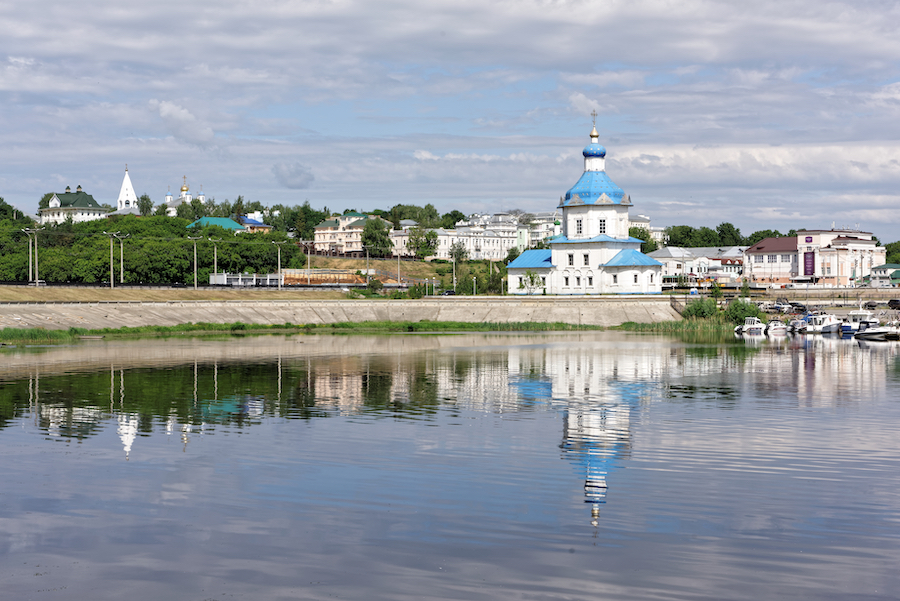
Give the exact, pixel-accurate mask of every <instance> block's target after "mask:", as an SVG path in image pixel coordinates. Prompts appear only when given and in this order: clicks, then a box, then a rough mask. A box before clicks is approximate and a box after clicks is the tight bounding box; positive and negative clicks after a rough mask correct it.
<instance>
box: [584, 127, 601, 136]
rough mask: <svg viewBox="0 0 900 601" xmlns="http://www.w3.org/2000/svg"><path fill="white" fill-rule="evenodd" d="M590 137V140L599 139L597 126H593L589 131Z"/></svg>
mask: <svg viewBox="0 0 900 601" xmlns="http://www.w3.org/2000/svg"><path fill="white" fill-rule="evenodd" d="M582 131H583V130H582ZM591 137H592V138H599V137H600V134H598V133H597V126H596V125H595V126H594V128H593V129H592V130H591Z"/></svg>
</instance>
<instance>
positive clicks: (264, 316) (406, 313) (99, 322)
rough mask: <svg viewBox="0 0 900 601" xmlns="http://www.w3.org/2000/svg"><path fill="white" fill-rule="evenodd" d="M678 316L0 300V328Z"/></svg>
mask: <svg viewBox="0 0 900 601" xmlns="http://www.w3.org/2000/svg"><path fill="white" fill-rule="evenodd" d="M678 319H680V316H679V315H678V313H677V312H676V311H675V310H674V309H673V308H672V306H671V304H670V301H669V298H668V297H665V296H615V297H567V298H560V297H526V298H518V297H493V298H492V297H435V298H424V299H417V300H388V299H375V300H369V299H366V300H362V299H360V300H349V299H347V300H308V301H306V300H296V301H284V300H279V301H275V300H272V301H267V300H253V301H171V302H81V303H65V302H54V303H0V328H10V327H12V328H37V327H40V328H46V329H68V328H70V327H79V328H88V329H99V328H120V327H123V326H130V327H136V326H145V325H161V326H173V325H178V324H182V323H189V322H191V323H198V322H208V323H234V322H242V323H246V324H260V325H277V324H283V323H292V324H316V325H318V324H328V323H338V322H362V321H423V320H429V321H462V322H469V323H512V322H526V321H534V322H542V323H552V322H565V323H570V324H582V325H597V326H616V325H620V324H622V323H625V322H626V321H635V322H643V323H649V322H658V321H672V320H678Z"/></svg>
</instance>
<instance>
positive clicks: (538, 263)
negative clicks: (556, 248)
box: [506, 248, 553, 269]
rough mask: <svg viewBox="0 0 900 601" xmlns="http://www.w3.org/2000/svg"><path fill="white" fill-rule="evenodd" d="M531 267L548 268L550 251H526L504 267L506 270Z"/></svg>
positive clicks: (549, 265) (539, 249)
mask: <svg viewBox="0 0 900 601" xmlns="http://www.w3.org/2000/svg"><path fill="white" fill-rule="evenodd" d="M533 267H540V268H548V269H549V268H550V267H553V264H552V263H550V249H549V248H538V249H534V250H526V251H525V252H523V253H522V254H521V255H519V256H518V257H516V260H515V261H513V262H512V263H510V264H509V265H507V266H506V268H507V269H530V268H533Z"/></svg>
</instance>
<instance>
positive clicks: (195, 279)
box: [187, 236, 203, 290]
mask: <svg viewBox="0 0 900 601" xmlns="http://www.w3.org/2000/svg"><path fill="white" fill-rule="evenodd" d="M202 237H203V236H188V237H187V239H188V240H192V241H193V242H194V290H196V289H197V240H199V239H201V238H202Z"/></svg>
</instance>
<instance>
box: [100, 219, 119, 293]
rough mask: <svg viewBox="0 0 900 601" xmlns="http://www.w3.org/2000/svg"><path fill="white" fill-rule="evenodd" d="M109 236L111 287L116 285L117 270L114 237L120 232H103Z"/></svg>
mask: <svg viewBox="0 0 900 601" xmlns="http://www.w3.org/2000/svg"><path fill="white" fill-rule="evenodd" d="M103 233H104V234H106V235H107V236H109V287H110V288H115V287H116V272H115V267H114V265H115V263H113V238H115V237H116V236H117V235H118V233H119V232H103Z"/></svg>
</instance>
